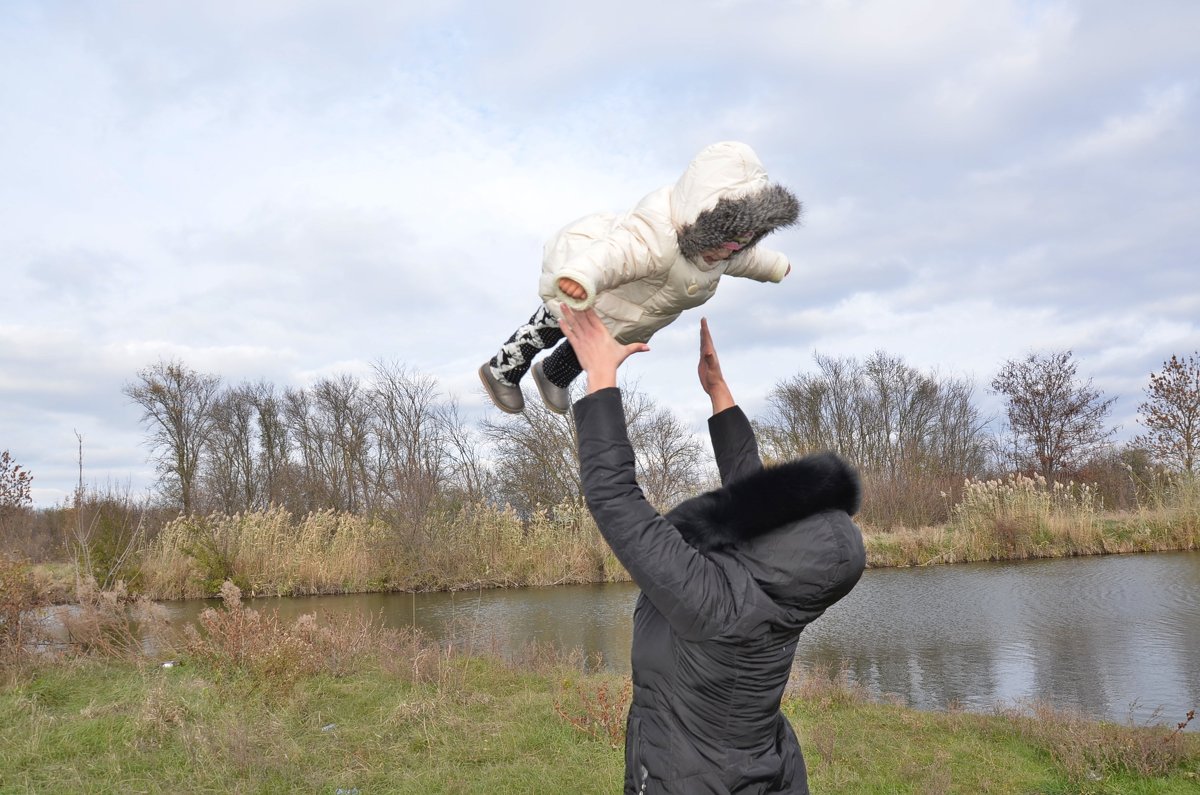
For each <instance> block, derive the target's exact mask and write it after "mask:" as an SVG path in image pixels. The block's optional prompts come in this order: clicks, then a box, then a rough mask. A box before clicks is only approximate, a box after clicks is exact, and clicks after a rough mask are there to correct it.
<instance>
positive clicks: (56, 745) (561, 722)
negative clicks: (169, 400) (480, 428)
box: [0, 586, 1200, 795]
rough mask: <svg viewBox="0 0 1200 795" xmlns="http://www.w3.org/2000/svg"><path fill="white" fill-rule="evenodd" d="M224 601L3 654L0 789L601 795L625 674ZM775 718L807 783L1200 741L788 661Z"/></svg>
mask: <svg viewBox="0 0 1200 795" xmlns="http://www.w3.org/2000/svg"><path fill="white" fill-rule="evenodd" d="M225 597H226V605H227V607H226V608H225V609H221V610H214V611H210V612H209V613H207V614H206V615H205V617H204V619H203V620H202V623H203V625H204V631H202V632H197V631H188V632H185V633H183V634H174V633H173V631H171V630H170V629H169V628H166V627H160V630H161V631H162V633H163V635H162V636H161V639H162V641H164V642H169V643H170V644H172V650H171V654H170V657H171V660H172V661H173V662H174V663H176V664H173V665H171V666H170V667H163V666H162V664H161V663H162V661H163V658H155V659H147V658H145V657H144V656H142V654H141V653H140V651H139V649H140V646H139V645H138V644H136V643H131V642H129V637H128V636H123V633H124V629H123V625H122V624H121V623H120V621H119V620H118V619H116V618H114V616H116V615H119V614H120V613H119V611H118V612H114V611H113V606H114V605H115V603H114V602H106V601H105V600H103V599H96V600H94V601H93V602H92V603H91V604H90V605H89V606H85V607H84V608H83V613H84V615H83V616H82V617H81V622H80V624H79V625H78V626H77V627H76V628H75V632H74V638H75V645H74V647H73V648H72V649H71V650H70V652H69V653H68V654H67V655H65V656H63V657H61V658H58V659H54V660H51V659H47V658H45V657H42V658H31V657H29V656H28V655H25V654H20V653H17V652H15V651H14V650H13V649H12V648H9V649H8V653H7V654H6V655H5V656H4V657H3V658H2V659H3V667H0V683H2V684H0V792H5V793H9V792H12V793H19V792H87V793H110V792H111V793H129V792H198V793H199V792H213V793H217V792H221V793H226V792H280V793H283V792H326V793H334V792H338V791H339V790H340V791H341V792H355V791H357V792H358V793H361V795H367V794H368V793H431V792H447V793H450V792H453V793H475V792H478V793H485V792H486V793H557V792H564V793H589V792H595V793H612V792H619V791H620V786H621V775H622V765H623V756H622V751H621V746H622V743H623V737H622V730H623V717H624V712H625V709H626V706H627V699H628V692H629V691H628V683H627V682H626V681H624V680H623V679H620V678H617V677H614V676H611V675H603V674H597V673H594V672H593V671H594V670H595V667H594V665H592V666H589V665H587V664H586V663H587V661H585V660H583V659H581V658H580V657H578V656H577V655H576V656H572V655H567V656H563V655H559V654H556V653H555V652H553V651H551V650H549V649H545V648H536V647H531V648H529V649H527V650H525V651H524V652H522V653H520V654H518V655H516V656H515V657H510V658H507V659H503V658H501V657H499V656H498V655H496V654H494V653H490V652H488V651H487V650H480V649H469V648H448V647H445V646H438V645H434V644H432V643H430V642H428V641H427V640H425V639H423V638H422V637H421V636H420V635H418V634H415V633H412V632H397V631H392V630H384V629H382V628H380V627H378V626H374V625H372V624H370V623H364V622H362V621H359V620H345V621H342V622H340V623H332V624H326V625H319V624H317V623H316V622H315V621H314V620H313V619H312V618H311V617H305V618H301V619H300V620H298V621H296V622H295V623H293V624H287V625H285V624H284V623H282V622H280V621H279V620H278V619H277V618H276V617H275V616H274V614H271V613H262V614H260V613H256V612H254V611H251V610H247V609H244V608H242V607H241V606H240V604H239V601H238V594H237V593H236V590H235V589H233V588H231V587H228V586H227V587H226V589H225ZM143 607H145V608H146V609H147V610H148V611H150V612H151V613H152V612H153V608H152V606H148V605H143ZM152 619H153V616H152V615H150V616H146V617H144V620H152ZM593 662H594V661H593ZM785 709H786V712H787V714H788V715H789V717H790V719H791V720H792V722H793V724H794V725H795V727H796V729H797V732H798V734H799V735H800V737H801V741H802V743H803V745H804V748H805V753H806V756H807V759H808V764H809V768H810V775H811V779H812V784H813V789H814V791H816V792H821V793H923V794H925V795H937V793H958V792H961V793H982V792H989V793H1180V795H1182V793H1191V792H1195V791H1197V788H1198V787H1200V778H1198V775H1200V737H1198V736H1197V735H1195V734H1194V733H1187V732H1181V731H1179V730H1178V728H1177V727H1174V726H1165V727H1127V726H1117V725H1113V724H1104V723H1095V722H1090V721H1085V720H1082V719H1079V718H1075V717H1071V716H1069V715H1063V714H1057V713H1053V712H1050V711H1048V710H1045V709H1039V708H1033V709H1028V710H1022V711H1021V712H1019V713H1018V712H1016V711H1014V712H1011V713H999V712H998V713H996V714H989V715H975V714H967V713H962V712H952V713H927V712H917V711H914V710H910V709H906V708H903V707H900V706H897V705H894V704H887V703H875V702H872V701H871V700H870V699H868V698H867V697H866V696H865V695H864V694H863V693H861V692H859V691H857V690H855V689H854V688H853V687H851V686H849V685H847V684H846V680H845V679H844V678H843V677H840V676H836V675H832V674H831V673H830V672H827V671H807V672H805V671H797V672H795V674H794V676H793V684H792V687H791V689H790V691H789V694H788V697H787V699H786V702H785ZM1181 717H1182V716H1181ZM1181 722H1182V721H1181Z"/></svg>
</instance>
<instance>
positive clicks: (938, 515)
mask: <svg viewBox="0 0 1200 795" xmlns="http://www.w3.org/2000/svg"><path fill="white" fill-rule="evenodd" d="M961 484H962V479H961V478H950V477H938V476H935V475H928V474H924V473H920V472H913V473H904V474H899V475H889V474H887V473H881V472H870V471H866V472H863V473H862V488H863V500H862V510H861V512H860V513H859V514H858V517H857V518H858V520H859V521H860V522H862V523H863V524H867V525H870V526H871V527H877V528H880V529H883V530H888V529H894V528H901V527H927V526H930V525H938V524H942V523H944V522H945V521H947V519H948V518H949V516H950V511H951V506H952V505H953V504H954V502H955V499H956V493H957V492H958V491H960V490H961V489H962V485H961Z"/></svg>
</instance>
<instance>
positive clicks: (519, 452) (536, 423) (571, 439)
mask: <svg viewBox="0 0 1200 795" xmlns="http://www.w3.org/2000/svg"><path fill="white" fill-rule="evenodd" d="M480 427H481V429H482V431H483V435H484V437H485V438H486V439H487V440H488V441H489V442H491V446H492V450H493V453H494V467H495V471H496V486H497V487H496V495H495V496H496V497H497V499H499V500H500V501H502V502H506V503H508V504H509V505H511V506H512V507H513V508H515V509H516V510H517V512H518V513H519V514H521V515H523V516H528V515H529V514H531V513H532V512H533V511H534V510H536V509H537V508H538V507H547V506H553V505H557V504H558V503H559V502H561V501H563V500H579V499H581V498H582V496H583V491H582V486H581V484H580V480H579V457H578V453H577V451H576V449H577V448H576V445H577V439H576V434H575V423H574V421H573V420H572V419H571V418H570V417H569V416H563V415H559V414H553V413H551V412H550V411H549V410H547V409H546V407H545V406H543V405H542V402H541V401H540V400H529V401H526V403H525V411H524V412H522V413H521V414H514V415H506V416H504V417H503V418H501V419H499V420H485V421H484V422H483V423H481V426H480Z"/></svg>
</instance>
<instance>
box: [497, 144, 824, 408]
mask: <svg viewBox="0 0 1200 795" xmlns="http://www.w3.org/2000/svg"><path fill="white" fill-rule="evenodd" d="M799 218H800V202H799V201H797V200H796V197H795V196H794V195H793V194H792V192H791V191H789V190H788V189H787V188H784V187H782V186H781V185H777V184H773V183H771V182H769V181H768V179H767V172H766V170H765V169H764V168H763V165H762V163H761V162H760V161H759V159H758V156H757V155H755V154H754V150H752V149H751V148H750V147H749V146H747V145H746V144H743V143H737V142H734V141H726V142H723V143H717V144H713V145H712V146H709V147H706V148H705V149H704V150H703V151H702V152H700V154H698V155H696V157H695V159H693V160H692V162H691V163H690V164H689V165H688V167H687V171H685V172H684V173H683V176H682V177H680V178H679V181H678V182H676V183H675V184H674V185H669V186H666V187H663V188H659V189H658V190H656V191H654V192H653V193H651V194H649V195H648V196H646V197H645V198H643V199H642V200H641V201H640V202H638V204H637V206H636V207H634V208H633V209H632V210H631V211H629V212H627V213H625V214H623V215H614V214H612V213H597V214H594V215H588V216H585V217H584V218H581V219H579V220H578V221H574V222H572V223H571V224H569V225H567V226H566V227H564V228H563V229H562V230H561V231H559V232H558V234H557V235H555V236H554V237H553V238H552V239H551V240H550V241H549V242H548V243H547V244H546V247H545V251H544V254H543V259H542V276H541V281H540V283H539V293H540V294H541V297H542V300H543V301H544V303H543V305H542V306H540V307H538V309H537V311H536V312H534V313H533V317H531V318H530V319H529V322H528V323H526V324H525V325H523V326H521V327H520V328H518V329H517V330H516V331H515V332H513V335H512V336H511V337H509V339H508V341H507V342H505V343H504V345H503V346H501V348H500V351H499V352H498V353H497V354H496V355H495V356H494V357H492V359H491V360H489V361H487V362H485V363H484V364H483V365H482V366H481V367H480V368H479V377H480V378H481V379H482V380H483V385H484V387H485V388H486V389H487V393H488V396H489V397H491V399H492V402H493V403H495V404H496V407H497V408H499V409H500V410H501V411H505V412H508V413H510V414H516V413H518V412H520V411H522V410H523V409H524V408H525V399H524V396H523V395H522V394H521V386H520V383H521V377H522V376H524V375H525V373H526V371H528V370H529V369H530V365H532V366H533V380H534V383H535V384H536V385H537V388H538V392H539V393H540V394H541V396H542V400H543V401H545V404H546V407H547V408H548V409H550V410H551V411H553V412H556V413H558V414H565V413H566V412H567V411H568V409H569V408H570V402H571V401H570V396H569V391H568V388H569V387H570V385H571V382H572V381H573V380H574V379H575V377H576V376H577V375H579V373H580V372H581V371H582V368H581V367H580V365H579V360H578V359H577V358H576V357H575V351H574V350H573V349H572V348H571V344H570V342H563V343H562V344H561V345H559V346H558V347H556V348H554V350H553V351H551V353H550V355H549V356H547V357H545V358H544V359H542V360H541V361H538V362H537V363H536V364H535V363H534V362H533V359H534V357H535V356H536V355H537V353H538V351H540V350H543V349H545V348H551V347H553V346H554V345H555V343H557V342H558V341H559V340H561V339H562V338H563V332H562V330H561V329H560V328H559V320H560V318H561V310H560V309H559V306H560V305H561V304H563V303H565V304H567V306H569V307H571V308H572V309H575V310H584V309H587V308H589V307H595V309H596V313H597V314H598V315H599V316H600V318H601V319H602V320H603V321H604V325H605V326H607V327H608V329H609V331H611V332H612V335H613V336H614V337H615V338H616V339H617V341H618V342H620V343H622V344H628V343H631V342H647V341H649V339H650V337H651V335H653V334H654V332H656V331H658V330H659V329H660V328H662V327H664V326H666V325H668V324H669V323H671V322H672V321H674V320H675V318H677V317H679V314H680V313H681V312H682V311H683V310H685V309H690V308H691V307H694V306H699V305H700V304H703V303H704V302H705V301H707V300H708V299H710V298H712V296H713V294H714V293H715V292H716V290H717V282H718V281H719V280H720V278H721V276H722V275H724V274H727V275H729V276H744V277H746V278H749V279H755V280H757V281H760V282H778V281H781V280H782V279H783V277H784V276H786V275H787V274H788V273H789V272H790V271H791V265H790V264H789V263H788V260H787V257H785V256H784V255H783V254H780V253H778V252H775V251H769V250H767V249H765V248H761V247H759V246H758V245H757V244H758V242H759V241H760V240H762V239H763V238H764V237H766V236H767V235H768V234H770V233H771V232H773V231H775V230H776V229H780V228H782V227H787V226H791V225H793V224H795V223H796V222H797V221H798V220H799Z"/></svg>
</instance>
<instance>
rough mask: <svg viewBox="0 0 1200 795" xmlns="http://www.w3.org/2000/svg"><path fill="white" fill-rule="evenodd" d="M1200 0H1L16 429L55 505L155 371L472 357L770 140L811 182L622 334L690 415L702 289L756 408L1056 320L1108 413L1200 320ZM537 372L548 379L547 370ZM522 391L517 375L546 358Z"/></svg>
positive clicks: (460, 385) (1, 271)
mask: <svg viewBox="0 0 1200 795" xmlns="http://www.w3.org/2000/svg"><path fill="white" fill-rule="evenodd" d="M1197 31H1200V3H1195V2H1193V1H1192V0H1146V2H1141V3H1130V2H1128V0H1112V1H1110V0H1086V1H1085V0H1075V1H1064V2H1049V1H1048V2H1028V1H1026V2H1018V1H1016V0H986V1H984V0H979V1H977V2H966V1H965V0H905V2H903V3H898V2H892V0H791V1H790V2H787V1H785V0H665V1H664V2H657V3H646V2H630V1H629V0H610V1H609V2H606V3H602V4H599V3H590V4H575V3H562V2H558V1H557V0H555V1H554V2H551V1H550V0H535V1H534V2H520V1H519V0H518V1H515V2H511V3H483V2H428V0H427V1H426V2H421V3H415V2H406V1H405V0H388V1H387V2H385V1H384V0H375V1H374V2H370V1H369V0H337V1H336V2H334V1H332V0H290V1H289V2H284V1H283V0H210V2H205V3H195V2H175V1H174V0H159V1H158V2H133V1H132V0H95V1H89V0H74V1H68V0H4V2H3V3H0V449H4V450H8V451H9V452H10V453H11V455H12V457H13V459H14V460H15V461H16V462H17V463H19V464H21V465H22V466H24V467H25V468H26V469H27V470H29V471H30V472H31V473H32V475H33V478H34V480H33V487H34V488H33V498H34V504H35V505H37V506H42V507H49V506H53V505H56V504H61V503H62V501H63V500H64V499H66V498H67V497H68V496H69V495H70V493H71V490H72V489H73V488H74V486H75V484H76V482H77V480H78V478H79V475H80V451H81V450H82V465H83V476H84V479H85V481H87V482H88V483H89V484H90V485H96V486H103V485H104V484H110V485H113V484H115V485H117V486H123V487H125V488H130V489H131V490H133V491H134V492H138V491H140V490H146V489H149V488H150V487H151V486H152V485H153V483H154V480H155V473H154V466H153V463H152V462H151V461H150V460H149V455H150V451H149V450H148V449H147V447H146V446H145V440H146V438H147V434H146V431H145V429H144V427H143V426H142V424H141V422H140V415H141V412H140V409H139V408H138V407H136V406H135V405H133V404H132V403H130V401H129V399H128V398H127V397H126V396H125V395H124V394H123V392H122V389H123V387H124V386H125V385H127V384H129V383H131V382H133V381H134V380H135V379H136V377H137V373H138V371H139V370H142V369H144V368H146V367H148V366H150V365H153V364H154V363H156V362H159V361H165V360H177V361H182V362H183V363H184V364H185V365H187V366H188V367H190V368H192V369H194V370H196V371H198V372H202V373H209V374H215V375H219V376H220V377H221V378H222V379H223V381H224V382H225V383H228V384H237V383H240V382H243V381H260V380H265V381H269V382H271V383H274V384H275V385H276V386H278V387H303V386H307V385H309V384H311V383H313V382H314V381H315V380H316V379H319V378H321V377H324V376H330V375H340V374H351V375H355V376H362V377H363V378H364V379H365V378H366V377H367V375H368V374H369V373H370V370H371V365H372V363H373V362H398V363H402V364H404V365H405V366H406V367H409V368H411V369H412V370H415V371H417V372H419V373H422V374H425V375H429V376H432V377H433V378H435V379H436V380H437V383H438V385H439V388H440V389H441V390H442V393H443V394H444V395H445V396H446V397H447V398H453V399H455V400H457V401H458V403H459V407H460V411H461V413H462V415H463V417H464V418H465V419H467V420H468V421H469V422H477V421H478V420H480V419H484V418H492V419H495V418H497V417H498V416H499V415H498V414H497V412H496V410H495V409H494V408H492V407H491V406H490V404H489V403H488V402H487V400H486V398H485V396H484V394H483V391H482V388H481V387H480V385H479V381H478V377H477V374H476V370H477V368H478V367H479V365H480V364H481V363H482V362H483V361H484V360H486V359H487V358H489V357H490V356H491V355H492V354H493V353H494V352H495V350H496V348H497V347H498V346H499V345H500V343H502V342H503V341H504V340H505V338H507V337H508V335H509V334H510V333H511V332H512V331H513V330H514V329H515V328H516V326H517V325H519V324H520V323H521V322H523V321H524V320H525V319H526V318H528V317H529V315H530V314H531V313H532V312H533V311H534V310H535V309H536V308H537V306H538V303H539V298H538V295H537V280H538V275H539V272H540V267H541V251H542V245H543V243H544V242H545V241H546V239H548V238H549V237H550V236H551V235H553V234H554V232H555V231H556V230H558V229H559V228H560V227H562V226H563V225H565V224H566V223H567V222H569V221H571V220H573V219H575V218H577V217H579V216H582V215H584V214H586V213H590V212H597V211H601V210H607V211H614V212H621V211H624V210H627V209H629V208H631V207H632V206H633V205H634V204H635V203H636V202H637V200H638V199H640V198H641V197H642V196H643V195H645V194H646V193H649V192H650V191H652V190H654V189H656V188H658V187H660V186H663V185H668V184H671V183H673V182H674V181H675V180H676V179H677V178H678V177H679V175H680V174H681V173H682V172H683V169H684V168H685V167H686V165H687V163H688V161H689V160H690V159H691V158H692V157H693V156H694V155H695V154H696V153H697V152H698V151H699V150H700V149H702V148H703V147H704V146H706V145H708V144H710V143H713V142H716V141H722V140H740V141H744V142H746V143H748V144H750V145H751V146H752V147H753V148H754V149H755V151H756V152H757V153H758V155H759V157H760V158H761V159H762V161H763V163H764V164H765V166H766V168H767V171H768V172H769V174H770V176H771V178H772V180H774V181H777V182H779V183H781V184H784V185H786V186H787V187H789V188H790V189H791V190H793V192H795V193H796V194H797V196H798V197H799V198H800V199H801V201H802V202H803V204H804V216H803V223H802V224H801V225H800V226H798V227H795V228H792V229H788V230H785V231H782V232H778V233H776V234H774V235H772V236H771V237H770V238H768V240H767V242H766V243H765V244H764V245H768V246H769V247H771V248H773V249H776V250H779V251H783V252H784V253H786V254H787V255H788V257H789V259H790V261H791V263H792V266H793V269H792V273H791V274H790V275H789V276H788V277H787V278H786V279H785V280H784V281H783V282H782V283H780V284H762V283H758V282H753V281H749V280H744V279H732V278H728V279H724V280H722V283H721V287H720V289H719V290H718V292H717V294H716V295H715V297H714V298H713V299H712V300H711V301H710V302H709V303H708V304H707V305H705V306H704V307H703V308H701V309H696V310H691V311H690V312H688V313H685V314H684V315H683V317H681V318H680V320H678V321H677V322H676V323H675V324H674V325H672V326H670V327H668V328H666V329H664V330H663V331H661V332H659V333H658V334H657V335H656V336H655V337H654V339H653V340H652V341H651V348H652V350H651V352H649V353H644V354H639V355H637V356H635V357H633V358H632V359H631V360H630V361H629V362H628V363H627V365H626V367H625V377H626V379H627V381H628V382H629V383H633V384H636V386H637V388H638V389H639V390H641V391H643V392H645V393H646V394H647V395H648V396H649V397H651V398H652V399H653V400H655V401H656V402H658V403H660V404H661V405H664V406H666V407H669V408H671V409H672V410H674V411H675V412H676V413H677V414H678V415H679V416H680V417H681V418H683V419H684V420H685V421H686V422H687V423H688V424H689V426H690V427H693V428H694V429H695V430H696V431H697V432H698V433H700V432H702V431H703V427H704V420H705V419H706V417H707V414H708V403H707V399H706V398H705V396H704V395H703V393H702V392H701V391H700V390H699V388H698V386H697V385H696V381H695V361H696V348H697V331H698V326H699V320H700V317H701V316H702V315H703V316H706V317H707V318H708V319H709V323H710V326H711V328H712V332H713V335H714V338H715V340H716V344H717V347H718V351H719V353H720V355H721V359H722V363H723V366H724V370H725V372H726V375H727V377H728V379H729V381H730V383H731V386H732V387H733V392H734V395H735V396H736V397H737V399H738V400H739V402H740V403H741V404H742V405H743V406H744V407H745V408H746V410H747V412H748V413H749V414H750V415H751V416H756V415H758V414H760V413H762V412H763V411H765V409H766V406H767V397H768V395H769V393H770V391H771V388H772V387H773V386H774V385H775V384H776V383H778V382H779V381H781V380H783V379H785V378H791V377H793V376H795V375H797V374H800V373H803V372H810V371H813V370H814V364H813V355H814V353H820V354H824V355H831V356H838V357H856V358H858V359H860V360H861V359H864V358H866V357H867V356H870V355H871V354H872V353H874V352H876V351H885V352H887V353H888V354H891V355H893V356H899V357H901V358H902V359H903V360H904V361H905V362H906V363H907V364H909V365H911V366H913V367H915V368H918V369H920V370H922V371H925V372H930V373H936V374H938V375H939V376H940V377H954V378H965V379H969V380H970V381H971V382H972V383H974V384H975V385H976V398H977V402H978V404H979V405H980V407H981V409H982V410H983V412H984V414H985V415H986V416H997V420H996V422H999V421H1000V420H999V418H998V417H999V414H1001V413H1002V404H1001V403H1000V402H999V399H998V398H997V397H996V396H995V395H992V394H990V393H989V392H988V387H987V385H988V383H989V382H990V380H991V378H992V377H993V376H994V375H995V373H996V372H997V371H998V370H999V369H1000V367H1001V366H1002V365H1003V363H1004V362H1005V361H1007V360H1010V359H1018V358H1021V357H1023V356H1024V355H1026V354H1028V353H1039V352H1041V353H1044V352H1050V351H1058V350H1065V349H1069V350H1071V351H1073V354H1074V358H1075V360H1076V361H1077V362H1078V365H1079V374H1080V376H1081V378H1091V379H1092V380H1093V385H1094V386H1095V387H1097V388H1099V389H1100V390H1102V391H1103V393H1104V395H1105V396H1107V397H1116V398H1117V401H1116V403H1115V404H1114V406H1113V411H1112V415H1111V420H1112V424H1113V425H1114V426H1118V428H1119V430H1118V438H1125V439H1127V438H1130V437H1131V436H1132V435H1134V434H1136V433H1138V432H1140V431H1141V430H1142V429H1141V427H1140V426H1139V425H1138V422H1137V406H1138V404H1139V403H1140V402H1142V401H1143V400H1144V399H1145V388H1146V386H1147V384H1148V382H1149V374H1150V373H1152V372H1156V371H1158V370H1159V369H1161V366H1162V364H1163V362H1164V361H1165V360H1167V359H1168V358H1170V356H1171V355H1173V354H1175V355H1181V356H1182V355H1185V354H1188V353H1191V352H1192V351H1195V350H1196V349H1200V275H1198V273H1200V270H1198V267H1197V266H1198V265H1200V257H1198V256H1197V255H1198V253H1200V235H1198V234H1197V229H1198V226H1197V220H1198V219H1200V179H1198V178H1200V156H1198V152H1200V149H1198V142H1200V112H1198V110H1197V108H1198V103H1200V96H1198V91H1200V43H1198V42H1200V39H1198V37H1197ZM529 389H530V390H531V389H532V387H531V386H530V387H529ZM527 396H528V397H529V398H530V399H536V398H535V396H534V394H533V393H531V392H527Z"/></svg>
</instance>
